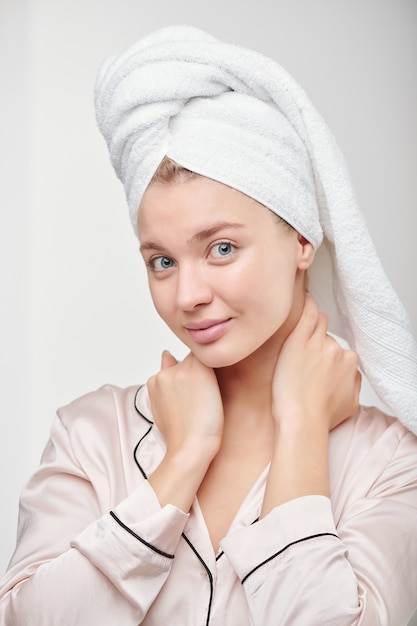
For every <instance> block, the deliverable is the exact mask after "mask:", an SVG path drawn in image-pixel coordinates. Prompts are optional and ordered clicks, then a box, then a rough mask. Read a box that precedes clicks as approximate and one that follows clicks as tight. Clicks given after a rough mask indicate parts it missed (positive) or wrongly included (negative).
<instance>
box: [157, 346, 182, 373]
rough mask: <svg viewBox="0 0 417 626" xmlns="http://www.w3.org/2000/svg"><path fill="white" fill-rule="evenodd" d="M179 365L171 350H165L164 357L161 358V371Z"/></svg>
mask: <svg viewBox="0 0 417 626" xmlns="http://www.w3.org/2000/svg"><path fill="white" fill-rule="evenodd" d="M177 363H178V361H177V359H176V358H175V357H174V356H172V354H171V353H170V352H169V350H164V351H163V352H162V357H161V369H162V370H166V369H168V368H169V367H173V366H174V365H177Z"/></svg>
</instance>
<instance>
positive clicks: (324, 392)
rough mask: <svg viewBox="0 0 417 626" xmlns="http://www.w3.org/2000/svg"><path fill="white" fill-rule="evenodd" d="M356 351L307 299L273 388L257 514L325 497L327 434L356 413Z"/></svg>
mask: <svg viewBox="0 0 417 626" xmlns="http://www.w3.org/2000/svg"><path fill="white" fill-rule="evenodd" d="M357 367H358V363H357V357H356V354H355V353H354V352H351V351H350V350H344V349H343V348H342V347H341V346H340V345H339V344H338V343H337V342H336V341H335V340H334V339H332V338H331V337H329V336H328V334H327V318H326V316H325V315H323V314H321V313H319V312H318V310H317V307H316V304H315V302H314V300H313V299H312V298H311V297H310V296H307V297H306V301H305V305H304V309H303V312H302V314H301V317H300V319H299V321H298V323H297V325H296V326H295V328H294V330H293V331H292V333H290V335H289V336H288V338H287V339H286V341H285V342H284V344H283V346H282V349H281V352H280V354H279V357H278V361H277V364H276V368H275V372H274V377H273V384H272V414H273V417H274V420H275V425H276V428H275V444H274V451H273V454H272V461H271V467H270V471H269V475H268V481H267V484H266V489H265V496H264V501H263V506H262V511H261V517H264V516H265V515H267V513H269V511H271V509H273V508H274V507H276V506H278V505H280V504H282V503H284V502H287V501H288V500H293V499H295V498H299V497H302V496H306V495H324V496H328V495H329V472H328V444H329V432H330V430H332V428H335V426H337V425H338V424H340V423H341V422H342V421H343V420H345V419H346V418H347V417H349V416H350V415H352V413H353V412H354V411H355V410H356V409H357V407H358V404H359V390H360V382H361V376H360V374H359V372H358V369H357Z"/></svg>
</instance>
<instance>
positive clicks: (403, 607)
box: [0, 27, 417, 626]
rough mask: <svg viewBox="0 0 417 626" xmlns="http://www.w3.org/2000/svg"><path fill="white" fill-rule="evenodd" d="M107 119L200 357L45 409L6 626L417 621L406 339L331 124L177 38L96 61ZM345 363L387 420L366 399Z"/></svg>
mask: <svg viewBox="0 0 417 626" xmlns="http://www.w3.org/2000/svg"><path fill="white" fill-rule="evenodd" d="M96 108H97V119H98V122H99V125H100V129H101V131H102V132H103V134H104V136H105V138H106V140H107V142H108V145H109V149H110V155H111V159H112V162H113V165H114V167H115V169H116V172H117V174H118V175H119V177H120V178H121V180H122V182H123V184H124V186H125V190H126V195H127V199H128V204H129V207H130V211H131V217H132V222H133V226H134V228H135V230H136V232H137V233H138V237H139V242H140V251H141V255H142V257H143V259H144V261H145V263H146V266H147V270H148V276H149V287H150V291H151V295H152V298H153V301H154V304H155V307H156V310H157V312H158V313H159V315H160V316H161V317H162V319H163V320H164V321H165V322H166V323H167V325H168V326H169V327H170V328H171V330H172V331H173V332H174V333H175V334H176V335H177V336H178V337H179V338H180V339H181V340H182V341H183V342H184V343H185V345H186V346H188V348H189V354H188V355H187V356H186V358H185V359H184V360H183V361H182V362H177V361H176V359H175V357H174V356H172V355H171V354H169V353H164V354H163V355H162V362H161V370H160V371H159V372H158V373H157V374H156V375H155V376H152V377H151V379H150V380H149V381H148V382H147V384H146V385H143V386H141V387H139V388H128V389H118V388H115V387H110V386H107V387H105V388H102V389H100V390H98V391H96V392H94V393H91V394H89V395H87V396H85V397H83V398H80V399H78V400H76V401H75V402H73V403H72V404H71V405H69V406H67V407H65V408H63V409H61V410H60V411H59V412H58V416H57V419H56V421H55V423H54V425H53V427H52V431H51V439H50V441H49V443H48V445H47V447H46V450H45V453H44V456H43V459H42V463H41V466H40V468H39V470H38V471H37V473H36V474H35V475H34V476H33V477H32V479H31V481H30V482H29V484H28V486H27V487H26V489H25V491H24V493H23V495H22V500H21V511H20V524H19V538H18V543H17V548H16V551H15V554H14V556H13V559H12V562H11V565H10V568H9V571H8V573H7V574H6V576H5V579H4V581H3V585H2V589H1V600H0V616H1V620H2V623H3V624H6V625H9V624H10V625H12V624H13V625H14V624H16V625H17V624H19V626H20V625H23V624H30V625H31V626H34V625H36V624H39V625H40V624H42V626H45V625H46V626H47V625H51V626H52V625H53V626H56V624H65V625H68V626H69V625H77V626H78V625H87V624H88V625H89V626H90V625H91V624H100V625H107V624H108V625H114V624H124V625H126V626H128V625H132V626H133V625H137V624H143V625H145V626H151V625H158V626H160V625H161V624H170V625H181V626H184V625H190V626H196V625H200V624H201V625H208V624H210V625H219V626H220V625H222V626H224V625H230V626H233V625H236V626H237V625H239V626H243V625H246V624H247V625H249V624H252V625H256V626H272V625H274V626H278V625H279V626H283V625H291V626H294V625H297V624H299V625H302V626H306V625H307V624H311V625H318V624H334V625H335V626H336V625H337V626H352V625H354V624H356V625H359V624H361V625H365V624H367V625H368V624H369V625H372V626H375V625H377V624H378V625H390V626H399V625H401V624H404V625H405V624H407V621H408V619H409V618H410V616H411V615H412V613H413V610H414V609H415V608H416V605H417V570H416V567H415V563H416V560H417V523H416V521H417V467H416V462H415V461H416V454H417V440H416V437H415V435H414V434H413V432H412V431H413V430H414V431H416V430H417V422H416V419H415V407H416V406H417V404H416V395H417V390H416V380H417V375H416V354H415V345H414V342H413V339H412V336H411V332H410V328H409V324H408V320H407V318H406V315H405V313H404V311H403V309H402V307H401V305H400V304H399V302H398V300H397V298H396V296H395V294H393V293H392V290H391V288H390V286H389V284H388V282H387V280H386V278H385V276H384V274H383V272H382V269H381V267H380V265H379V262H378V260H377V258H376V256H375V253H374V250H373V247H372V244H371V242H370V240H369V237H368V235H367V232H366V229H365V227H364V225H363V223H362V220H361V217H360V214H359V213H358V211H357V209H356V205H355V202H354V199H353V196H352V193H351V189H350V185H349V181H348V177H347V175H346V172H345V169H344V165H343V161H342V159H341V157H340V155H339V153H338V151H337V148H336V146H335V144H334V142H333V139H332V137H331V135H330V133H329V131H328V129H327V128H326V127H325V125H324V123H323V122H322V120H321V118H320V117H319V116H318V115H317V113H316V112H315V111H314V109H313V107H312V106H311V104H310V103H309V101H308V100H307V98H306V96H305V94H304V93H303V92H302V91H301V90H300V88H299V87H298V86H297V85H296V84H295V83H294V82H293V81H292V79H291V78H290V77H289V76H288V75H287V74H286V73H285V72H284V71H283V70H282V68H280V67H279V66H277V65H276V64H275V63H274V62H272V61H270V60H268V59H265V58H264V57H261V56H260V55H257V54H256V53H252V52H250V51H247V50H243V49H241V48H236V47H234V46H228V45H225V44H221V43H219V42H218V41H216V40H214V39H213V38H211V37H209V36H207V35H205V34H204V33H201V32H200V31H196V30H195V29H191V28H184V27H181V28H177V27H175V28H169V29H164V30H162V31H159V32H157V33H155V34H154V35H152V36H150V37H148V38H146V39H145V40H142V41H140V42H138V44H136V45H135V46H133V47H131V48H129V49H128V50H127V51H126V52H125V53H123V54H121V55H119V56H118V57H114V58H112V59H110V60H109V61H107V62H106V63H105V64H104V65H103V68H102V70H101V72H100V75H99V79H98V83H97V93H96ZM323 240H324V243H323V245H322V246H320V244H321V243H322V241H323ZM307 273H308V274H309V276H308V277H307ZM332 283H334V285H335V291H336V303H335V302H334V298H333V292H332ZM310 292H311V293H313V295H314V297H313V296H312V295H311V293H310ZM317 301H318V302H319V303H320V308H322V307H323V309H324V310H325V313H326V314H324V313H322V312H319V308H318V306H317ZM329 323H330V325H331V327H332V328H337V329H338V330H339V331H340V332H341V335H342V336H346V337H347V338H348V339H349V341H350V343H351V344H352V347H353V348H354V351H351V350H344V349H342V348H341V347H340V345H339V343H338V342H337V341H336V340H335V339H334V338H332V337H331V336H330V335H329V334H328V324H329ZM358 356H359V361H360V365H361V367H362V368H363V369H364V370H365V373H366V375H367V376H368V377H369V379H370V380H371V382H372V383H373V385H374V387H375V388H376V389H377V391H378V393H379V394H380V396H381V398H382V399H383V400H384V401H385V402H386V403H387V405H388V406H389V407H390V408H391V409H392V413H393V415H395V417H391V416H389V415H386V414H384V413H382V412H381V411H380V410H378V409H376V408H364V407H360V406H359V405H358V397H359V388H360V378H361V375H360V374H359V371H358ZM397 418H398V419H397Z"/></svg>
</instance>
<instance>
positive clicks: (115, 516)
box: [110, 511, 174, 559]
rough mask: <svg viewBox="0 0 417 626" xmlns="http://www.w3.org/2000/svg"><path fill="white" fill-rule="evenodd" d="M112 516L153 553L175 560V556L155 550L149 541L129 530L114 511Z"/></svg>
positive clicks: (111, 513) (111, 512)
mask: <svg viewBox="0 0 417 626" xmlns="http://www.w3.org/2000/svg"><path fill="white" fill-rule="evenodd" d="M110 515H111V516H112V518H113V519H114V520H115V521H116V522H117V523H118V524H119V526H121V527H122V528H123V529H124V530H127V532H128V533H129V534H131V535H132V537H134V538H135V539H137V540H138V541H140V542H141V543H143V545H145V546H146V547H147V548H149V549H150V550H152V551H153V552H156V553H157V554H160V555H161V556H164V557H166V558H167V559H173V558H174V555H173V554H168V553H167V552H163V551H162V550H159V549H158V548H155V546H153V545H152V544H150V543H148V542H147V541H145V540H144V539H142V537H139V535H137V534H136V533H135V532H133V530H132V529H131V528H129V526H126V524H123V522H122V520H120V519H119V518H118V517H117V515H116V514H115V513H114V512H113V511H110Z"/></svg>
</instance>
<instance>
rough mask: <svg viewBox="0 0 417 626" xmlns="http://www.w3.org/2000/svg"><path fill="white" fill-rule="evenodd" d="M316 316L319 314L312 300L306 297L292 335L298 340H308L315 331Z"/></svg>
mask: <svg viewBox="0 0 417 626" xmlns="http://www.w3.org/2000/svg"><path fill="white" fill-rule="evenodd" d="M318 316H319V312H318V310H317V305H316V303H315V300H314V298H312V297H311V296H309V295H306V298H305V301H304V308H303V311H302V313H301V316H300V319H299V320H298V323H297V325H296V327H295V328H294V330H293V332H292V335H293V336H295V337H299V338H304V339H309V338H310V337H311V335H312V334H313V333H314V331H315V329H316V326H317V321H318Z"/></svg>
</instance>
